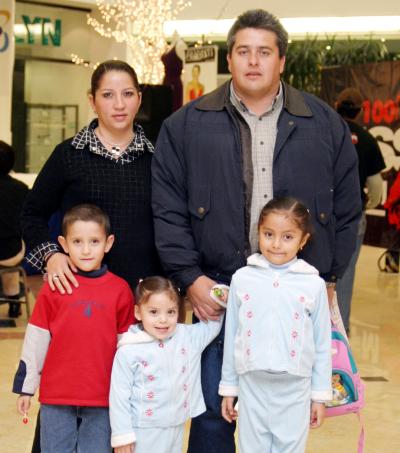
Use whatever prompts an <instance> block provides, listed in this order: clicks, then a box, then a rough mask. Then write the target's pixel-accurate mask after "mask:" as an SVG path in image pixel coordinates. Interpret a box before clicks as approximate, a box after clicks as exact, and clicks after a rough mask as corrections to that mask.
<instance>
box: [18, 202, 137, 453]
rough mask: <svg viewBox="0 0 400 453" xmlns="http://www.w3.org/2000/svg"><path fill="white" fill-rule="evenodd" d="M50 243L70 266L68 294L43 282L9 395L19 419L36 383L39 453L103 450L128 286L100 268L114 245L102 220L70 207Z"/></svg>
mask: <svg viewBox="0 0 400 453" xmlns="http://www.w3.org/2000/svg"><path fill="white" fill-rule="evenodd" d="M62 234H63V236H59V238H58V240H59V242H60V244H61V246H62V247H63V249H64V251H65V253H67V254H68V255H69V257H70V259H71V261H72V263H73V264H74V265H75V266H76V267H77V269H78V273H77V275H76V279H77V280H78V283H79V287H78V288H76V289H75V290H74V291H73V293H72V294H64V295H63V294H60V293H59V292H58V291H54V292H52V291H51V289H50V287H49V285H47V284H45V285H44V286H43V287H42V289H41V291H40V293H39V295H38V298H37V301H36V305H35V308H34V311H33V314H32V317H31V319H30V321H29V324H28V326H27V329H26V334H25V340H24V345H23V349H22V357H21V361H20V364H19V367H18V370H17V373H16V375H15V379H14V385H13V392H14V393H18V394H20V396H19V398H18V400H17V409H18V411H19V412H20V413H21V414H22V415H25V414H26V413H27V412H28V410H29V407H30V400H31V397H32V396H33V395H34V394H35V391H36V389H37V387H38V386H39V382H40V395H39V400H40V402H41V409H40V422H41V428H40V438H41V451H42V452H43V453H48V452H50V453H58V452H60V453H64V452H66V451H75V449H76V448H77V450H78V451H82V452H96V453H103V452H104V453H105V452H107V453H109V452H111V444H110V436H111V432H110V423H109V416H108V394H109V389H110V377H111V367H112V362H113V358H114V354H115V351H116V346H117V337H118V335H120V334H122V333H123V332H125V331H126V330H127V329H128V327H129V326H130V325H131V324H132V323H133V322H134V316H133V295H132V292H131V290H130V288H129V286H128V284H127V283H126V282H125V281H124V280H122V279H121V278H119V277H117V276H116V275H114V274H112V273H111V272H108V271H107V268H106V266H105V265H102V259H103V257H104V254H105V253H107V252H108V251H109V250H110V249H111V247H112V245H113V242H114V236H113V235H112V234H110V221H109V219H108V216H107V215H106V214H105V213H104V212H103V211H102V210H101V209H100V208H98V207H96V206H93V205H88V204H85V205H78V206H75V207H73V208H72V209H70V210H69V211H68V212H67V213H66V214H65V216H64V219H63V223H62Z"/></svg>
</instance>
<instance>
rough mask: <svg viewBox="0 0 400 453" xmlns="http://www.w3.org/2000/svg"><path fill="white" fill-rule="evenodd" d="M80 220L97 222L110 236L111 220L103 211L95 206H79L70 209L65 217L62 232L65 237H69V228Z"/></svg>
mask: <svg viewBox="0 0 400 453" xmlns="http://www.w3.org/2000/svg"><path fill="white" fill-rule="evenodd" d="M78 220H82V221H83V222H95V223H97V224H98V225H100V226H101V227H103V228H104V232H105V234H106V236H107V237H108V236H109V235H110V231H111V226H110V218H109V217H108V215H107V214H106V213H105V212H104V211H103V210H102V209H100V208H99V207H98V206H96V205H94V204H78V205H76V206H74V207H73V208H71V209H69V210H68V211H67V212H66V213H65V215H64V217H63V220H62V224H61V232H62V235H63V236H64V237H66V236H67V235H68V227H69V226H71V225H72V224H73V223H75V222H77V221H78Z"/></svg>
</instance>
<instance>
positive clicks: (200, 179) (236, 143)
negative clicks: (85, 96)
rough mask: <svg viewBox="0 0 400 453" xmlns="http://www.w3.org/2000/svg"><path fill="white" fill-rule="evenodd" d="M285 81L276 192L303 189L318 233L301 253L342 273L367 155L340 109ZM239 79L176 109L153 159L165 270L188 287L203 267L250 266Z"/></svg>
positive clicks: (224, 271) (222, 275) (212, 272)
mask: <svg viewBox="0 0 400 453" xmlns="http://www.w3.org/2000/svg"><path fill="white" fill-rule="evenodd" d="M282 86H283V92H284V105H283V109H282V112H281V114H280V116H279V120H278V133H277V137H276V143H275V149H274V157H273V171H272V173H273V192H274V193H273V195H274V197H281V196H294V197H296V198H298V199H299V200H301V201H302V202H303V203H304V204H305V205H306V206H307V207H308V208H309V209H310V212H311V216H312V220H313V225H314V229H315V234H314V236H313V240H312V241H311V242H310V244H309V245H308V246H307V248H306V249H305V251H304V253H302V254H301V255H300V257H302V258H304V259H305V260H306V261H307V262H309V263H310V264H312V265H313V266H315V267H316V268H317V269H318V271H319V272H320V274H321V276H322V277H323V278H324V279H325V280H330V281H335V280H336V279H337V278H338V277H340V276H341V275H342V274H343V272H344V270H345V268H346V266H347V264H348V262H349V259H350V257H351V254H352V252H353V250H354V247H355V239H356V232H357V226H358V221H359V218H360V215H361V202H360V188H359V183H358V169H357V164H358V163H357V154H356V151H355V149H354V146H353V144H352V142H351V136H350V132H349V130H348V127H347V125H346V124H345V122H344V121H343V120H342V119H341V118H340V117H339V115H338V114H337V113H336V112H335V111H334V110H333V109H331V108H330V107H329V106H328V105H327V104H325V103H324V102H322V101H321V100H320V99H318V98H316V97H314V96H312V95H309V94H307V93H303V92H300V91H298V90H296V89H294V88H292V87H290V86H289V85H286V84H285V83H283V84H282ZM229 87H230V82H227V83H226V84H224V85H223V86H221V87H220V88H218V89H217V90H215V91H213V92H212V93H210V94H207V95H205V96H203V97H202V98H200V99H197V100H195V101H193V102H191V103H189V104H187V105H186V106H184V107H183V108H182V109H180V110H178V111H177V112H175V113H174V114H173V115H171V116H170V117H169V118H168V119H166V120H165V121H164V123H163V126H162V128H161V131H160V135H159V138H158V140H157V145H156V152H155V155H154V158H153V162H152V177H153V182H152V203H153V212H154V219H155V237H156V246H157V249H158V252H159V255H160V258H161V261H162V264H163V267H164V269H165V271H166V272H167V273H168V275H169V276H170V277H171V278H172V279H174V280H175V282H176V283H177V284H178V286H180V287H181V288H186V287H188V286H189V285H191V284H192V283H193V282H194V280H196V278H197V277H199V276H200V275H203V274H206V275H207V276H209V277H211V278H212V279H214V280H216V281H222V282H224V283H229V281H230V279H231V276H232V274H233V273H234V272H235V271H236V270H237V269H239V268H240V267H242V266H244V265H245V264H246V257H247V255H248V241H249V216H250V206H249V199H250V200H251V197H250V196H249V193H248V191H249V190H251V189H249V188H251V187H252V174H253V169H252V163H251V134H250V129H249V127H248V125H247V124H246V123H245V122H244V120H243V121H240V118H239V116H240V115H239V114H238V113H237V112H236V110H235V109H234V107H233V106H232V104H231V102H230V99H229V93H230V90H229ZM249 156H250V158H249ZM246 187H247V188H248V189H246ZM250 195H251V194H250Z"/></svg>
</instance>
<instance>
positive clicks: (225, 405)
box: [221, 396, 238, 423]
mask: <svg viewBox="0 0 400 453" xmlns="http://www.w3.org/2000/svg"><path fill="white" fill-rule="evenodd" d="M234 400H235V398H234V397H233V396H224V397H223V398H222V404H221V412H222V417H223V418H224V419H225V420H226V421H227V422H229V423H232V422H233V421H234V420H236V419H237V417H238V413H237V411H236V410H235V409H234V407H233V402H234Z"/></svg>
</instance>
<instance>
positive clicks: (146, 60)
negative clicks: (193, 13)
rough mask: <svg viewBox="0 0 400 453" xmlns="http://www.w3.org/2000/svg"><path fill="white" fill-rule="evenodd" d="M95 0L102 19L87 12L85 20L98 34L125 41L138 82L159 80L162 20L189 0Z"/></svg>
mask: <svg viewBox="0 0 400 453" xmlns="http://www.w3.org/2000/svg"><path fill="white" fill-rule="evenodd" d="M96 3H97V8H98V10H99V13H100V16H101V21H100V20H97V19H96V18H95V17H93V16H91V15H88V20H87V23H88V24H89V25H91V26H92V27H93V28H94V29H95V30H96V32H97V33H99V34H100V35H101V36H104V37H105V38H113V39H115V40H116V41H117V42H119V43H122V42H125V43H126V44H127V48H128V61H130V62H131V63H132V65H133V66H134V68H135V70H136V72H137V74H138V77H139V80H140V82H141V83H150V84H157V83H161V82H162V80H163V78H164V65H163V64H162V62H161V55H162V54H163V53H164V52H165V51H166V48H167V42H166V39H165V34H164V23H165V22H167V21H172V20H174V19H175V18H176V16H177V15H178V13H179V12H181V11H182V10H183V9H184V8H186V7H187V6H190V1H188V0H96ZM78 58H79V57H78ZM77 64H79V63H77ZM80 64H81V63H80Z"/></svg>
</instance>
